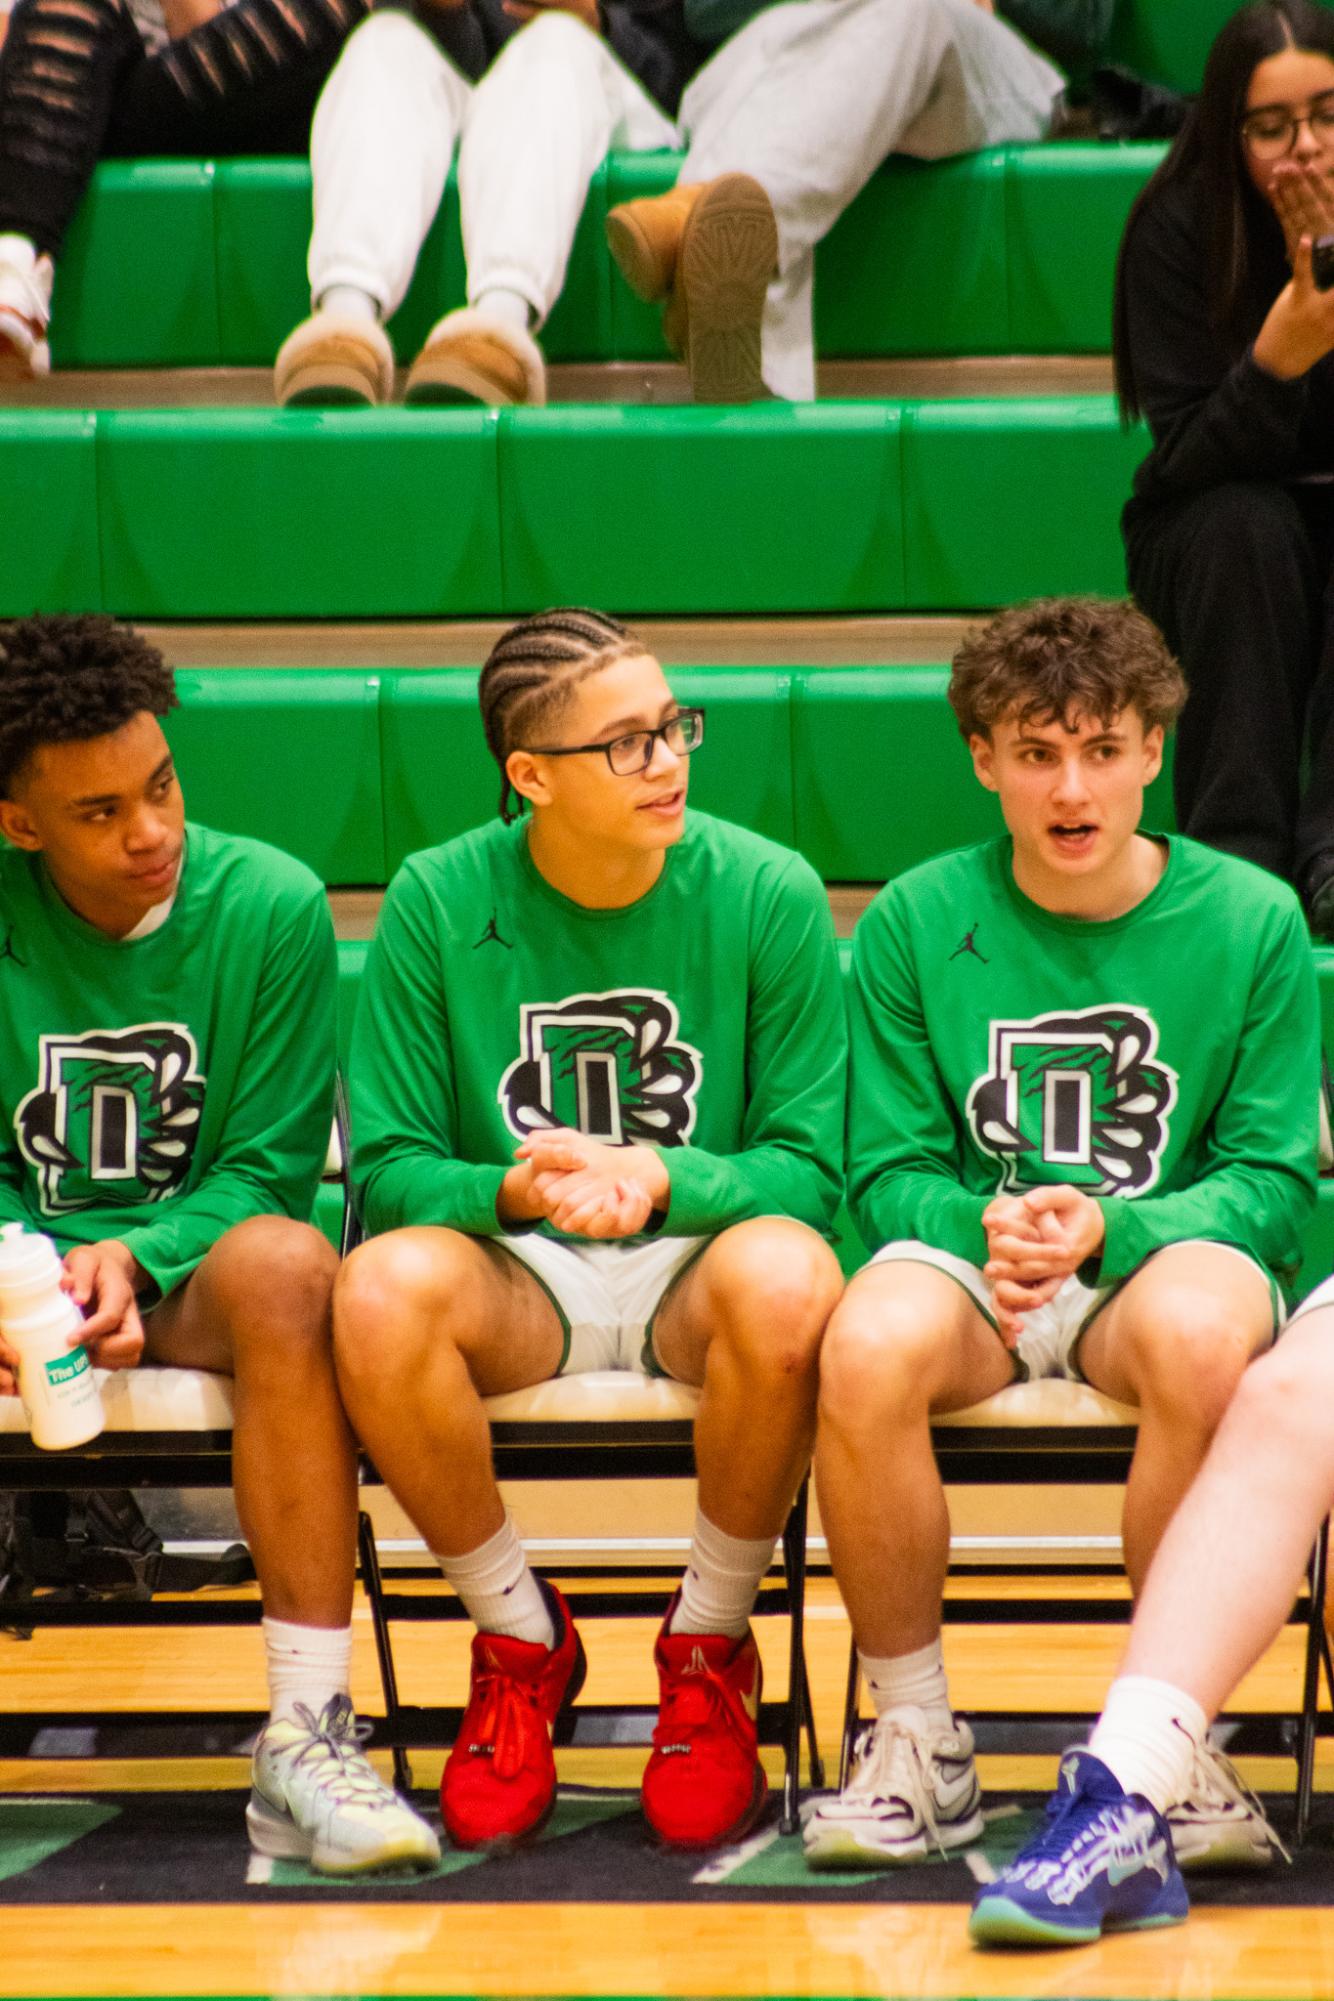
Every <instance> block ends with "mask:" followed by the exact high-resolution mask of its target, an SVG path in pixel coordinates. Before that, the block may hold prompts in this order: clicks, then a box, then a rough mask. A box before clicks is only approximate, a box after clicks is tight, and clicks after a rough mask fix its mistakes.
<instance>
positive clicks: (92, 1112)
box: [14, 1022, 205, 1216]
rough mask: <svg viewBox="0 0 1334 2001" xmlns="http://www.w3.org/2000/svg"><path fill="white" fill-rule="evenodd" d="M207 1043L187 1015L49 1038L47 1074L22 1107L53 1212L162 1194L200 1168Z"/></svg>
mask: <svg viewBox="0 0 1334 2001" xmlns="http://www.w3.org/2000/svg"><path fill="white" fill-rule="evenodd" d="M204 1090H205V1079H204V1077H203V1076H202V1074H201V1073H200V1069H199V1051H198V1049H197V1048H196V1046H195V1039H194V1037H193V1036H192V1035H191V1033H190V1031H189V1029H188V1028H185V1027H183V1026H182V1025H181V1024H180V1023H179V1022H146V1023H144V1024H143V1025H142V1026H140V1027H138V1028H124V1029H114V1030H105V1029H92V1030H90V1031H89V1032H88V1033H87V1034H86V1035H44V1036H43V1037H42V1038H41V1082H40V1083H39V1084H38V1086H37V1088H36V1090H34V1091H29V1093H28V1095H27V1097H26V1098H24V1099H23V1101H22V1103H21V1104H20V1105H19V1107H18V1110H17V1111H16V1112H15V1114H14V1132H15V1135H16V1137H17V1139H18V1143H19V1149H20V1151H21V1152H22V1154H23V1158H24V1159H25V1160H26V1161H28V1162H29V1163H30V1165H31V1166H32V1167H33V1168H34V1169H35V1170H36V1174H37V1185H38V1188H39V1190H40V1194H41V1205H42V1208H43V1210H44V1211H45V1213H46V1214H47V1215H48V1216H60V1215H65V1214H68V1213H69V1212H70V1211H71V1210H75V1209H91V1208H95V1207H100V1206H101V1205H103V1204H105V1203H108V1202H114V1203H117V1204H120V1203H125V1204H130V1203H134V1202H161V1201H163V1200H164V1199H165V1198H166V1197H167V1196H169V1195H174V1194H175V1193H176V1191H177V1189H178V1188H181V1187H182V1186H183V1185H184V1183H185V1181H186V1178H187V1176H188V1175H189V1172H190V1162H191V1160H192V1159H193V1158H194V1152H195V1147H196V1145H197V1143H198V1139H199V1121H200V1118H201V1116H202V1114H203V1109H204Z"/></svg>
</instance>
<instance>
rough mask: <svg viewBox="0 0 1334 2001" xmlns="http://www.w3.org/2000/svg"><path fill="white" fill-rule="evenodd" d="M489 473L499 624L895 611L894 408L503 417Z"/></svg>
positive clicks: (596, 410)
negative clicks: (501, 584) (592, 613)
mask: <svg viewBox="0 0 1334 2001" xmlns="http://www.w3.org/2000/svg"><path fill="white" fill-rule="evenodd" d="M500 467H501V470H500V503H501V542H502V545H503V548H504V564H505V609H506V610H507V611H512V612H529V611H533V610H535V609H536V608H537V607H538V606H540V605H544V604H561V603H565V604H569V603H585V604H607V605H613V606H615V607H616V609H617V610H618V611H622V612H630V613H646V612H669V611H690V612H695V613H699V612H734V611H735V612H744V611H766V612H773V613H779V612H785V611H799V610H809V609H813V608H815V607H819V608H820V609H822V610H827V611H835V610H840V611H853V610H859V609H867V608H869V607H872V606H876V607H880V608H882V609H883V608H886V607H892V606H896V605H899V604H901V603H902V601H903V596H902V593H903V571H902V541H901V531H900V523H899V492H900V470H899V411H898V406H897V405H896V404H887V403H823V404H767V403H766V404H756V405H755V406H753V407H752V408H750V409H745V410H708V409H693V408H683V409H672V410H661V409H622V408H605V407H601V406H581V405H578V404H571V405H564V406H560V407H558V408H555V409H550V410H539V411H529V410H516V411H512V412H509V413H507V415H506V419H505V422H504V424H503V425H502V428H501V438H500ZM816 524H818V532H817V528H816Z"/></svg>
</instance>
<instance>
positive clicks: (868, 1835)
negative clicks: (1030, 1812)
mask: <svg viewBox="0 0 1334 2001" xmlns="http://www.w3.org/2000/svg"><path fill="white" fill-rule="evenodd" d="M914 1719H918V1720H914ZM982 1824H983V1823H982V1794H981V1791H980V1789H979V1787H978V1783H977V1769H976V1767H975V1766H974V1764H973V1733H972V1731H971V1730H970V1729H969V1728H968V1725H967V1724H966V1723H961V1722H959V1721H958V1720H957V1719H956V1721H955V1724H954V1728H953V1729H952V1730H933V1729H932V1726H931V1724H930V1723H929V1721H928V1719H927V1717H926V1715H925V1713H924V1712H923V1711H922V1710H920V1709H919V1710H907V1711H905V1710H902V1709H901V1710H899V1711H898V1712H897V1713H891V1714H890V1715H888V1716H881V1717H879V1718H877V1720H876V1721H875V1722H874V1723H873V1724H871V1725H870V1727H869V1728H868V1729H866V1730H864V1731H863V1732H862V1735H861V1737H860V1738H859V1739H858V1742H857V1748H856V1752H855V1754H854V1760H853V1769H852V1777H851V1778H850V1779H849V1780H848V1783H847V1785H846V1786H845V1787H844V1788H843V1790H842V1792H841V1793H839V1794H837V1795H836V1797H834V1798H832V1799H825V1800H818V1801H817V1802H816V1804H815V1806H814V1807H813V1808H812V1810H811V1812H810V1814H809V1816H808V1818H807V1821H806V1826H805V1829H804V1831H803V1835H802V1840H803V1844H804V1847H805V1851H806V1861H807V1863H808V1864H809V1865H810V1867H811V1868H812V1869H865V1868H868V1867H869V1868H873V1869H875V1868H886V1869H887V1868H892V1867H893V1866H894V1865H895V1864H896V1863H899V1862H920V1861H921V1860H922V1859H923V1857H924V1856H926V1855H929V1854H930V1853H931V1852H932V1851H933V1850H938V1851H939V1852H941V1853H944V1851H945V1850H946V1849H949V1848H962V1847H964V1846H965V1845H966V1844H967V1843H968V1842H970V1841H976V1840H977V1839H978V1838H979V1836H980V1835H981V1833H982Z"/></svg>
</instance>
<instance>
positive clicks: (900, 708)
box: [792, 667, 1175, 882]
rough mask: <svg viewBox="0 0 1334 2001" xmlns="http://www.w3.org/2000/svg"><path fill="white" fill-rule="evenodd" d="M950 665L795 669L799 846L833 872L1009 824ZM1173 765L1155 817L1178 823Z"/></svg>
mask: <svg viewBox="0 0 1334 2001" xmlns="http://www.w3.org/2000/svg"><path fill="white" fill-rule="evenodd" d="M948 679H949V669H948V668H946V667H815V668H808V669H801V670H798V671H797V672H796V673H795V674H794V676H793V712H792V758H793V796H794V798H795V801H796V813H797V828H796V845H797V846H798V847H799V848H800V850H801V852H802V853H803V854H804V855H805V856H806V858H807V859H808V861H810V863H811V864H812V866H813V867H814V868H816V869H817V870H818V871H819V873H820V874H821V875H822V876H823V878H824V880H825V881H826V882H882V881H887V880H888V879H889V878H890V877H891V876H896V875H900V874H902V872H903V870H904V869H908V868H914V867H916V865H917V864H918V863H919V862H924V861H928V860H929V859H930V858H931V856H932V855H935V854H939V853H941V852H942V850H944V849H947V848H956V847H964V846H966V845H967V843H968V842H970V841H982V840H986V839H988V838H989V837H990V836H991V835H993V834H998V833H1000V832H1001V829H1002V821H1001V816H1000V808H999V806H998V804H997V802H996V798H995V795H994V794H993V793H990V792H986V791H984V790H983V788H982V787H981V786H980V785H979V784H978V783H977V780H976V779H975V778H974V777H973V771H972V765H971V762H970V760H969V756H968V752H967V749H966V748H965V746H964V744H963V742H962V740H961V738H960V736H959V733H958V730H957V728H956V726H955V722H954V717H953V714H952V712H951V711H950V709H949V707H948V705H947V703H946V700H945V686H946V682H947V681H948ZM1169 769H1170V767H1169V768H1165V769H1164V771H1163V773H1162V775H1161V776H1160V777H1159V778H1158V779H1157V780H1156V781H1155V783H1154V784H1153V785H1152V786H1151V787H1150V789H1149V791H1148V793H1147V794H1146V803H1145V813H1144V818H1145V824H1146V825H1147V826H1151V827H1160V828H1166V829H1170V828H1171V827H1172V826H1173V825H1174V824H1175V821H1174V817H1173V813H1172V792H1171V780H1170V776H1169Z"/></svg>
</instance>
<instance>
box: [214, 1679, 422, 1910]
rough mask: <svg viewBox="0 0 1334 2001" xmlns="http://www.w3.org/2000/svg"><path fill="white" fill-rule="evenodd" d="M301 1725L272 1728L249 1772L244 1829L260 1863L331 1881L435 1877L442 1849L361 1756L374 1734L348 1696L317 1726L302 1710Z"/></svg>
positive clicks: (274, 1725)
mask: <svg viewBox="0 0 1334 2001" xmlns="http://www.w3.org/2000/svg"><path fill="white" fill-rule="evenodd" d="M297 1718H298V1720H297V1721H296V1722H288V1721H286V1720H284V1721H282V1722H277V1723H270V1724H269V1725H268V1726H267V1727H266V1728H265V1730H264V1731H263V1733H262V1735H261V1736H260V1739H259V1741H258V1743H257V1744H256V1745H255V1754H254V1757H253V1758H252V1760H251V1764H250V1785H251V1793H250V1804H249V1806H248V1807H247V1808H246V1816H245V1817H246V1826H247V1828H248V1829H249V1832H250V1845H251V1847H252V1848H253V1849H254V1850H255V1851H256V1853H257V1854H260V1855H272V1856H275V1857H278V1858H280V1859H282V1860H286V1861H302V1862H309V1863H310V1865H311V1867H312V1868H313V1869H319V1870H321V1871H322V1872H323V1873H324V1874H325V1875H328V1876H353V1875H356V1874H357V1873H358V1872H359V1871H361V1870H364V1869H395V1868H405V1867H411V1868H414V1869H429V1868H431V1867H433V1865H434V1864H435V1863H437V1862H438V1861H439V1860H440V1843H439V1841H438V1839H437V1838H436V1836H435V1835H434V1834H433V1833H432V1831H431V1829H430V1828H429V1827H428V1826H427V1825H426V1822H425V1821H424V1820H423V1819H422V1817H421V1815H420V1814H418V1813H416V1812H414V1810H413V1809H412V1808H411V1807H410V1806H409V1805H408V1804H407V1802H406V1801H405V1800H401V1799H400V1798H399V1796H398V1794H397V1793H396V1792H395V1791H394V1790H393V1788H392V1786H387V1785H386V1784H385V1782H384V1780H383V1779H382V1778H381V1777H380V1776H379V1774H378V1773H377V1772H376V1771H375V1770H374V1769H373V1768H372V1766H371V1764H370V1763H369V1761H368V1759H367V1757H366V1754H365V1753H364V1751H363V1750H362V1749H361V1746H362V1744H363V1743H364V1741H365V1739H366V1737H367V1736H368V1735H369V1734H370V1725H369V1724H359V1723H358V1722H357V1720H356V1718H355V1716H354V1715H353V1713H352V1704H351V1703H350V1702H349V1701H348V1699H347V1697H346V1696H345V1695H336V1696H334V1697H333V1699H332V1700H331V1701H330V1702H328V1703H326V1704H325V1707H324V1709H323V1710H322V1711H321V1713H320V1716H319V1719H318V1721H317V1720H316V1718H315V1717H314V1716H313V1715H312V1714H311V1712H310V1710H309V1709H307V1708H306V1707H305V1706H304V1704H301V1703H298V1704H297Z"/></svg>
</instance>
